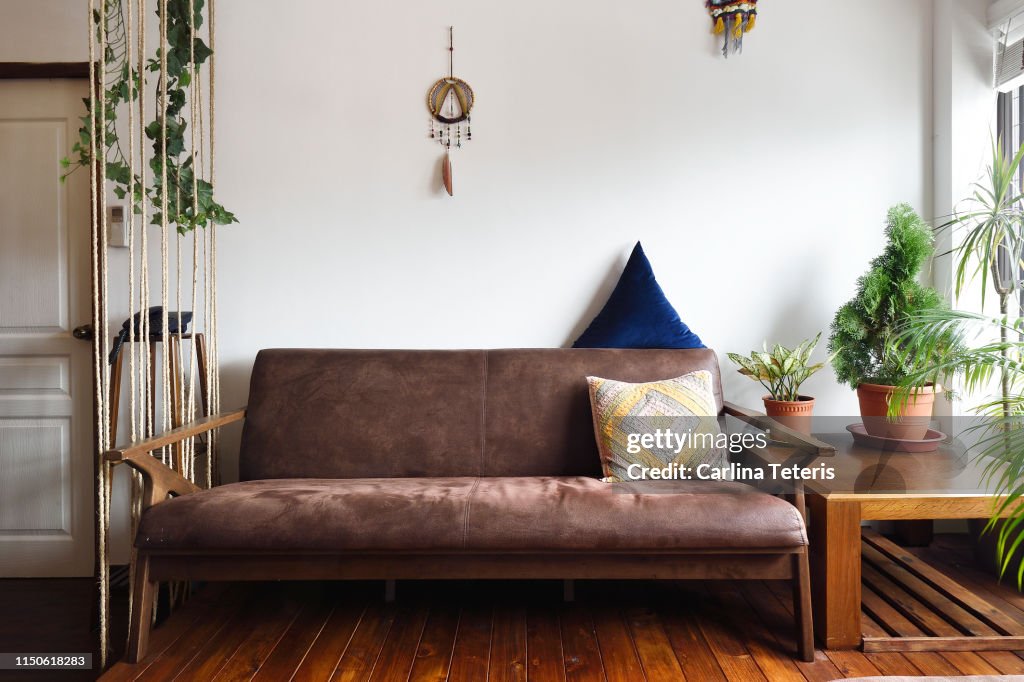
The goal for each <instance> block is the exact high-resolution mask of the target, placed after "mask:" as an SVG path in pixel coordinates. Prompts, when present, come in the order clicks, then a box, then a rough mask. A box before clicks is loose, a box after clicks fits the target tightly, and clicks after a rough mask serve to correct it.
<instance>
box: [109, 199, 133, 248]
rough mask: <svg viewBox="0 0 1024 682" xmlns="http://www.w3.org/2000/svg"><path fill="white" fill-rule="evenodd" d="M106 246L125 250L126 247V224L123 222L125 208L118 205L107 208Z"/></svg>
mask: <svg viewBox="0 0 1024 682" xmlns="http://www.w3.org/2000/svg"><path fill="white" fill-rule="evenodd" d="M107 246H109V247H111V248H126V247H127V246H128V223H127V222H125V207H124V206H121V205H119V204H115V205H113V206H109V205H108V206H107Z"/></svg>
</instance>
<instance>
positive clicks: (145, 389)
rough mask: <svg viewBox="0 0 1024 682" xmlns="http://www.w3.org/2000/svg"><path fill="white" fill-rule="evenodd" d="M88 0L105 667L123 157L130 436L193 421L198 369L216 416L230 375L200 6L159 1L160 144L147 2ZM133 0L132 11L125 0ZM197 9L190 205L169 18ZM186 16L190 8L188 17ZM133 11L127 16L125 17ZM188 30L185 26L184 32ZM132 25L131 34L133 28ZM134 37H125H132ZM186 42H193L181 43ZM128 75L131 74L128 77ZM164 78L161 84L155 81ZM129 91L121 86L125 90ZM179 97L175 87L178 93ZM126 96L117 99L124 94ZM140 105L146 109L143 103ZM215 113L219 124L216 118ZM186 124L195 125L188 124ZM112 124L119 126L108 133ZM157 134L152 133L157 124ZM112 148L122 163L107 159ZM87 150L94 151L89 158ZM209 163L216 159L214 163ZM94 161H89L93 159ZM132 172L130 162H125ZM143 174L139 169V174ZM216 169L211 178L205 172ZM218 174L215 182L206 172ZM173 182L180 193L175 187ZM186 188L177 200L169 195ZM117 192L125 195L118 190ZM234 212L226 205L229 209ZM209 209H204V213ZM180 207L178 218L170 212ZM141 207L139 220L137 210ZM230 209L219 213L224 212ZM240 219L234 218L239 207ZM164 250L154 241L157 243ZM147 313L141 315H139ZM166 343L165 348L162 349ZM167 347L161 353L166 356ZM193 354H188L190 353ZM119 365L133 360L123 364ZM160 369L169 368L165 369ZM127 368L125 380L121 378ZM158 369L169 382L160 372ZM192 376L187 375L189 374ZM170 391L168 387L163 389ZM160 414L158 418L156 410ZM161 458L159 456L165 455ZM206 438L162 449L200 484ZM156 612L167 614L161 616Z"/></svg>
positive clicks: (191, 34)
mask: <svg viewBox="0 0 1024 682" xmlns="http://www.w3.org/2000/svg"><path fill="white" fill-rule="evenodd" d="M98 1H99V6H97V0H89V2H88V9H89V57H90V59H89V64H90V66H89V73H90V86H91V92H90V106H89V116H88V118H87V121H88V123H87V125H88V132H89V148H88V155H89V156H88V162H89V166H90V169H89V177H90V187H91V190H92V191H91V194H90V211H91V226H90V227H91V237H92V241H91V255H92V272H91V278H92V282H91V283H92V303H93V311H92V312H93V315H92V319H93V328H94V329H95V330H96V334H95V336H96V340H95V345H94V349H93V350H94V353H93V373H94V378H95V381H94V387H95V395H94V399H95V401H96V405H97V411H96V418H97V424H96V434H97V435H96V447H97V451H98V453H99V454H100V457H99V459H98V462H97V482H96V484H97V487H96V497H97V503H96V507H97V514H98V523H97V529H98V532H97V577H98V581H99V592H100V599H99V601H100V606H99V631H100V652H101V653H100V662H101V664H102V665H106V662H107V656H108V650H109V621H110V591H109V577H110V566H109V563H110V526H109V520H110V511H111V491H112V477H111V475H110V468H109V465H108V464H107V463H106V462H105V461H104V459H103V457H102V455H103V454H104V453H106V452H107V451H108V450H110V449H111V448H112V447H113V446H114V441H115V440H116V438H117V424H115V423H113V421H112V416H111V402H110V401H111V399H112V397H113V395H112V391H119V390H120V389H121V387H120V385H118V386H114V387H111V377H112V366H111V365H110V364H108V363H107V362H106V360H107V358H108V357H109V355H110V353H109V349H110V342H111V337H110V328H109V313H110V309H109V305H108V302H109V299H110V282H109V272H108V269H107V249H108V246H109V244H108V234H107V227H108V225H107V222H108V221H107V204H108V196H107V181H108V175H109V176H110V178H113V177H114V176H113V175H112V174H111V173H113V171H111V170H109V168H110V167H112V166H111V164H116V163H119V162H120V161H124V163H125V167H126V172H127V175H128V178H129V179H128V181H127V182H124V181H119V180H114V182H115V183H118V182H120V183H121V184H120V187H121V189H122V190H124V193H123V195H122V194H121V193H118V197H119V198H123V196H127V199H128V202H127V204H128V210H129V215H128V216H127V217H126V219H125V223H126V228H127V233H128V234H127V236H128V245H127V246H128V261H129V262H128V272H127V287H128V296H127V300H128V307H129V321H128V327H127V334H128V344H127V348H122V350H121V352H128V354H129V357H128V359H127V361H126V364H127V371H128V375H129V380H128V386H127V390H126V393H127V398H128V399H127V402H128V417H127V421H128V424H127V425H126V426H127V428H126V432H127V435H128V436H129V438H130V440H131V441H133V442H134V441H137V440H140V439H145V438H148V437H151V436H153V435H155V434H156V433H157V432H159V431H165V430H168V429H170V428H173V427H175V426H178V425H180V423H181V422H188V421H192V420H194V419H195V418H196V416H197V412H198V403H199V398H200V395H199V392H198V388H197V386H196V381H197V375H198V377H199V380H201V381H202V389H203V392H202V400H203V403H204V405H205V407H206V409H207V411H208V412H209V413H214V412H216V411H217V410H218V409H219V407H220V396H219V391H220V379H219V362H218V346H219V344H218V339H217V328H218V319H217V317H218V316H217V286H216V279H217V277H216V264H217V235H216V221H215V220H213V219H212V217H211V219H210V220H209V221H208V222H207V223H206V224H205V227H204V225H202V224H200V223H198V221H196V220H195V217H196V216H198V215H199V213H200V201H199V196H200V194H199V193H200V191H201V190H202V189H203V188H205V185H204V186H203V187H201V186H200V183H201V182H203V183H206V182H208V183H209V184H210V185H213V183H214V173H215V159H214V151H213V145H214V82H215V77H214V62H213V58H212V56H211V58H210V74H209V88H210V92H209V97H208V101H206V102H204V94H205V93H204V89H205V88H204V87H203V79H202V77H201V74H200V69H199V66H198V65H197V64H196V41H197V39H199V36H198V35H197V28H198V26H197V24H198V22H197V21H196V16H195V11H196V5H197V3H196V2H195V0H187V2H181V1H180V0H174V1H175V3H176V4H174V6H173V8H172V9H171V13H175V14H174V17H170V16H169V5H170V2H169V0H157V2H158V3H159V4H158V9H159V36H160V40H159V55H158V57H159V58H158V68H157V69H156V71H157V72H158V76H159V80H158V81H157V82H156V83H155V84H151V85H150V86H149V87H150V88H152V89H153V91H154V100H153V102H154V104H155V105H156V106H155V111H156V122H157V126H158V130H159V135H160V138H159V141H158V142H156V143H154V142H152V141H150V140H149V134H147V132H146V130H147V128H146V125H145V122H146V120H147V118H146V117H147V83H146V78H145V75H146V73H148V72H149V71H150V66H149V63H147V62H148V60H147V55H146V24H147V5H148V4H150V3H148V2H147V0H98ZM125 3H127V7H125V6H124V4H125ZM185 4H187V6H188V10H189V13H188V17H189V18H188V38H189V42H190V48H189V50H188V60H189V61H188V64H187V72H188V74H189V75H190V76H191V82H190V84H189V85H188V86H187V88H186V91H187V97H188V105H189V113H188V125H190V126H191V128H192V129H191V131H190V132H191V149H189V150H188V152H187V153H188V155H189V156H190V161H189V162H188V163H187V166H189V167H190V168H191V170H192V173H193V175H192V178H191V179H190V182H191V192H192V196H191V198H190V199H188V200H187V201H185V200H184V198H183V196H182V195H183V194H187V192H188V191H189V190H188V189H187V188H188V185H187V184H185V182H186V181H184V180H182V178H181V169H182V168H184V167H185V166H177V165H175V166H174V167H173V170H174V174H173V176H172V174H171V172H170V170H171V167H170V164H172V163H173V164H177V160H176V158H175V159H171V160H169V159H168V126H169V123H171V122H170V121H168V105H169V103H170V100H172V99H173V98H171V97H170V96H169V78H168V61H167V54H166V53H167V51H168V50H170V49H172V46H171V42H170V41H169V39H168V33H169V23H168V22H169V21H172V20H173V21H178V20H179V19H177V18H176V17H178V14H176V12H178V11H179V10H180V9H182V5H185ZM181 14H182V15H183V14H184V12H182V13H181ZM207 14H208V17H209V29H208V30H209V47H210V48H211V50H212V49H213V48H214V35H215V29H214V8H213V2H212V1H211V2H210V3H209V5H208V9H207ZM125 15H127V16H125ZM179 26H180V24H178V25H177V26H175V28H176V29H177V28H178V27H179ZM122 29H123V33H122ZM122 40H123V41H124V43H123V44H122V42H121V41H122ZM176 41H177V42H179V43H180V42H182V41H180V39H177V38H176ZM108 68H109V69H112V70H111V74H110V75H111V76H112V77H113V78H115V79H117V78H120V79H127V84H128V90H129V94H128V96H127V97H125V96H124V95H123V94H121V95H120V101H121V102H126V106H127V117H126V118H127V121H126V125H127V140H128V144H127V145H126V146H127V153H125V151H124V150H123V148H122V147H121V141H118V143H117V146H116V147H115V146H110V143H109V142H108V134H109V133H110V132H113V133H114V134H115V138H116V131H117V126H118V125H120V123H119V122H117V121H116V120H115V119H116V117H117V111H116V110H115V109H114V108H113V107H114V106H115V105H111V104H109V103H108V97H113V95H111V94H110V93H108V92H107V86H108V78H107V76H108V74H107V70H108ZM125 72H127V73H128V76H124V75H121V74H123V73H125ZM153 85H156V87H155V88H154V87H153ZM118 87H120V88H121V89H120V90H119V89H118ZM123 88H124V84H123V83H122V84H121V85H119V86H111V90H112V91H116V92H118V93H123V92H124V90H123ZM178 92H180V88H179V89H178V90H176V92H175V96H177V93H178ZM115 101H116V100H115ZM136 107H137V108H136ZM207 114H208V116H209V124H208V125H207V122H206V120H205V118H206V116H207ZM179 121H180V118H179V117H178V114H175V116H174V123H175V124H177V123H178V122H179ZM181 123H184V121H181ZM108 126H110V131H109V132H108V130H107V128H108ZM207 130H208V135H209V145H210V150H209V155H208V156H207V153H206V144H205V143H206V135H207ZM150 131H151V132H152V129H150ZM154 144H155V149H153V158H155V159H158V160H159V167H156V166H153V168H156V171H155V172H159V176H156V175H155V172H154V175H153V176H152V180H153V183H156V182H159V191H156V187H155V186H151V183H150V179H151V176H150V174H149V173H150V171H149V170H148V167H150V163H147V156H148V154H147V150H148V149H149V148H152V147H153V146H154ZM108 149H109V151H110V152H112V154H110V159H109V160H110V161H111V164H108V159H107V156H108ZM84 153H85V152H84V151H83V154H84ZM207 159H208V160H209V161H208V163H209V166H208V168H207ZM83 165H84V162H83ZM122 170H125V169H122ZM136 173H138V175H136ZM204 176H205V177H204ZM207 178H208V179H207ZM172 180H173V181H174V183H175V184H174V187H173V188H172V187H171V186H170V185H169V184H168V183H169V182H170V181H172ZM172 189H173V191H174V192H175V194H174V195H173V196H172V195H171V194H170V192H171V191H172ZM115 191H117V189H116V187H115ZM151 201H152V202H153V205H154V207H155V210H156V211H158V212H159V219H158V220H156V221H154V222H155V223H156V226H158V227H159V229H160V247H159V249H160V250H159V257H158V258H159V263H160V270H161V273H160V296H159V302H160V304H161V307H162V313H161V315H162V319H161V321H162V325H161V327H162V328H161V330H160V332H159V335H158V336H154V331H155V330H154V329H153V328H152V325H151V324H150V317H149V314H148V310H149V307H150V305H151V303H152V302H153V297H154V292H153V291H152V282H153V280H152V278H151V273H150V265H151V257H152V265H153V267H156V258H157V256H156V254H155V253H152V254H151V253H150V240H149V236H148V232H149V230H148V228H149V226H150V222H149V213H150V212H149V210H148V208H149V206H148V205H149V203H150V202H151ZM189 203H190V204H191V214H192V220H193V224H192V225H191V226H190V227H191V228H192V229H191V231H192V235H191V239H192V242H191V247H192V256H191V268H192V272H191V277H192V281H191V286H190V289H189V292H188V294H187V297H188V301H189V303H190V305H191V308H192V312H193V318H192V319H193V320H194V323H193V329H192V331H191V336H190V339H191V343H190V344H189V348H188V350H187V352H186V351H185V349H184V348H183V345H182V344H183V343H184V342H185V341H186V339H185V338H184V335H185V333H186V330H185V328H184V325H183V324H182V322H183V321H184V317H183V316H182V308H183V302H184V301H185V299H186V294H185V293H184V291H183V289H184V287H185V286H188V283H187V280H186V278H187V276H188V274H187V264H186V261H187V255H186V254H184V253H183V250H184V249H187V248H188V244H187V243H186V244H185V245H184V246H183V245H182V241H183V240H184V239H187V238H188V235H187V234H185V233H186V232H187V231H189V230H180V231H179V229H175V231H174V236H175V237H176V239H175V242H174V244H173V245H172V244H171V243H170V240H171V229H172V227H173V226H174V225H175V224H177V225H178V226H179V227H180V226H181V224H182V223H180V222H179V216H181V215H182V214H184V213H186V211H187V209H186V205H187V204H189ZM218 208H220V210H223V208H222V207H218ZM204 210H205V209H204ZM169 211H173V215H171V214H169ZM136 212H137V213H138V216H136ZM222 216H223V214H220V217H221V218H222ZM228 216H229V217H230V218H231V219H232V220H233V219H234V218H233V216H231V215H230V213H229V214H228ZM196 229H204V233H203V235H202V236H200V235H198V234H196V232H195V230H196ZM154 246H155V245H154ZM172 247H173V249H174V254H173V258H174V261H175V262H174V268H175V273H174V277H175V280H174V287H175V294H174V301H175V303H176V304H177V306H176V307H177V310H178V312H177V313H176V321H177V323H178V326H177V328H176V329H175V330H174V332H173V333H172V332H171V328H170V325H169V321H170V320H169V319H168V318H169V312H168V309H169V305H168V302H169V299H170V297H171V293H170V292H171V281H170V278H171V272H170V267H171V264H170V259H171V258H172V254H171V252H170V249H171V248H172ZM200 270H202V280H203V281H202V291H201V292H200V289H199V287H200V282H199V278H200ZM200 293H201V299H202V306H203V310H202V315H201V316H200V314H199V311H198V310H197V308H196V306H197V305H198V304H199V302H200ZM136 311H138V312H139V313H141V314H140V315H139V317H138V319H136V318H135V315H134V313H135V312H136ZM200 320H202V321H203V330H202V332H203V334H204V336H205V339H206V345H205V352H204V353H203V354H202V357H203V358H205V362H204V363H203V364H202V367H200V366H199V358H200V354H199V350H200V349H199V347H198V346H197V335H198V334H199V329H197V327H198V326H199V323H200ZM155 344H159V346H157V345H155ZM157 348H159V349H160V350H159V356H160V357H159V358H157ZM186 356H187V357H186ZM118 362H124V361H123V360H122V359H120V358H119V359H118ZM158 364H159V367H157V365H158ZM122 366H123V365H119V369H118V374H117V375H118V376H119V377H120V376H121V370H120V367H122ZM158 371H159V377H158ZM185 372H187V373H188V376H187V378H186V377H185V374H184V373H185ZM157 391H159V393H157ZM158 410H159V413H158V412H157V411H158ZM154 454H157V453H154ZM198 454H199V453H198V450H197V440H196V439H188V440H186V441H184V442H182V443H181V445H180V446H179V447H178V448H177V449H174V448H171V447H167V448H163V449H161V450H160V451H159V454H158V455H157V456H159V457H160V459H161V460H162V461H163V462H164V463H165V464H167V465H169V466H171V467H172V468H175V469H176V470H178V472H179V473H180V474H181V475H182V476H185V477H186V478H188V479H189V480H192V481H195V480H196V479H197V478H199V472H198V471H197V469H196V467H197V457H198ZM205 460H206V461H205V467H204V468H205V471H204V472H202V473H203V474H204V475H205V479H206V485H207V486H208V487H209V486H210V485H212V484H214V483H215V482H217V479H218V478H219V475H218V463H217V435H216V432H212V433H210V434H209V436H208V438H207V447H206V452H205ZM130 484H131V485H130V491H131V492H130V500H129V514H130V521H131V523H130V526H131V532H132V535H133V536H134V534H135V532H136V531H137V528H138V523H139V519H140V515H141V502H142V495H141V493H142V478H141V476H139V475H138V474H137V473H135V472H133V473H132V475H131V481H130ZM135 558H136V557H135V551H134V548H133V549H132V550H131V559H130V563H129V574H130V576H131V578H132V579H134V576H135V572H136V566H135ZM187 592H188V589H187V584H180V583H178V584H171V585H170V593H171V604H172V607H173V605H174V604H175V603H177V601H178V598H179V597H181V598H184V597H185V596H187ZM131 599H132V597H131V595H129V613H130V612H131V611H132V610H134V609H135V608H137V607H138V605H137V604H134V603H132V601H131ZM153 615H154V617H155V616H156V610H155V609H154V611H153Z"/></svg>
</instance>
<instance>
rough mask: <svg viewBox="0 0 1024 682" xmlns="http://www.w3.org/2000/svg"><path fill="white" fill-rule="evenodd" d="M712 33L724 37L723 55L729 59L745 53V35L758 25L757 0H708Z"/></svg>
mask: <svg viewBox="0 0 1024 682" xmlns="http://www.w3.org/2000/svg"><path fill="white" fill-rule="evenodd" d="M705 5H706V6H707V8H708V13H710V15H711V21H712V31H713V32H714V34H715V35H721V36H722V54H723V55H725V56H726V57H728V56H729V55H730V54H736V53H739V52H742V51H743V34H744V33H749V32H751V31H753V30H754V26H755V24H756V23H757V0H707V1H706V3H705Z"/></svg>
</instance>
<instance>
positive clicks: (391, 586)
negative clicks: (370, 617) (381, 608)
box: [384, 580, 395, 604]
mask: <svg viewBox="0 0 1024 682" xmlns="http://www.w3.org/2000/svg"><path fill="white" fill-rule="evenodd" d="M384 601H385V602H386V603H388V604H390V603H392V602H393V601H395V581H394V580H385V581H384Z"/></svg>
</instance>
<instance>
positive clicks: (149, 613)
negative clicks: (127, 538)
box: [125, 555, 156, 663]
mask: <svg viewBox="0 0 1024 682" xmlns="http://www.w3.org/2000/svg"><path fill="white" fill-rule="evenodd" d="M155 595H156V583H154V582H153V581H151V580H150V579H149V557H148V556H144V555H140V556H139V557H138V560H137V561H136V562H135V584H134V585H132V616H131V622H130V623H129V624H128V652H127V654H126V655H125V658H126V659H127V661H128V662H129V663H138V662H139V661H140V660H142V658H143V657H144V656H145V655H146V648H147V647H148V646H149V628H150V625H151V624H152V622H153V597H154V596H155Z"/></svg>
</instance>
